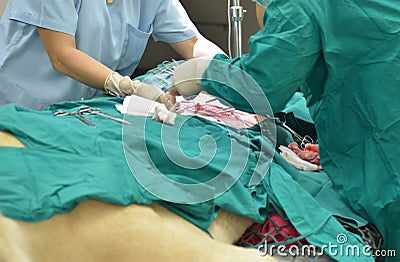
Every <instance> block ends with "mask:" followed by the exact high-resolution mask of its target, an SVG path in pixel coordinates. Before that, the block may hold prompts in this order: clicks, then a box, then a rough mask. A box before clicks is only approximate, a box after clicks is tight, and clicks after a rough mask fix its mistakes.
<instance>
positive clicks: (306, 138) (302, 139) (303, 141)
mask: <svg viewBox="0 0 400 262" xmlns="http://www.w3.org/2000/svg"><path fill="white" fill-rule="evenodd" d="M266 118H267V119H268V120H271V121H274V122H275V124H276V125H278V126H281V127H283V128H284V129H286V130H287V131H289V132H290V133H291V134H292V135H293V136H294V137H295V138H297V139H298V140H299V141H300V143H301V144H300V148H301V149H304V148H305V146H306V144H314V140H313V139H312V138H311V136H309V135H305V136H304V137H303V136H301V135H299V133H297V132H296V131H294V130H293V129H291V128H290V127H289V126H288V125H286V123H285V121H282V120H281V119H279V117H271V116H268V115H267V116H266Z"/></svg>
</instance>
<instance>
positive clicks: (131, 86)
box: [104, 72, 140, 97]
mask: <svg viewBox="0 0 400 262" xmlns="http://www.w3.org/2000/svg"><path fill="white" fill-rule="evenodd" d="M139 85H140V82H139V81H132V80H131V79H130V78H129V77H128V76H121V75H120V74H119V73H117V72H110V74H108V77H107V79H106V81H105V82H104V90H105V91H106V92H108V93H109V94H111V95H113V96H119V97H125V96H127V95H132V94H133V93H134V91H135V90H136V89H137V88H138V86H139Z"/></svg>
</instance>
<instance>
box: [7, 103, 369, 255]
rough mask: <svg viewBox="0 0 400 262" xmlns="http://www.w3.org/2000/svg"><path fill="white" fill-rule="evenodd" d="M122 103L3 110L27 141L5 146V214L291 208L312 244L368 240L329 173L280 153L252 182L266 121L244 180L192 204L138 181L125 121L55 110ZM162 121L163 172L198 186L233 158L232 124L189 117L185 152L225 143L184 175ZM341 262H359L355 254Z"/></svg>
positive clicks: (199, 221)
mask: <svg viewBox="0 0 400 262" xmlns="http://www.w3.org/2000/svg"><path fill="white" fill-rule="evenodd" d="M117 101H118V99H116V98H112V99H105V98H102V99H94V100H90V101H83V102H76V103H62V104H57V105H54V106H53V108H52V109H50V108H49V109H47V110H44V111H40V112H38V111H31V110H28V109H26V108H23V107H20V106H16V105H7V106H4V107H1V108H0V130H6V131H9V132H11V133H13V134H14V135H15V136H16V137H17V138H18V139H20V140H21V141H22V142H23V143H24V144H25V145H26V148H0V159H1V160H2V164H1V165H0V174H1V175H0V211H1V212H2V213H3V214H5V215H7V216H9V217H12V218H15V219H19V220H24V221H40V220H44V219H47V218H50V217H51V216H53V215H55V214H61V213H67V212H69V211H71V210H72V209H73V208H74V207H76V206H77V205H78V204H79V203H80V202H82V201H85V200H87V199H98V200H100V201H104V202H110V203H115V204H119V205H128V204H131V203H138V204H154V203H160V204H161V205H163V206H165V207H166V208H168V209H170V210H172V211H173V212H175V213H177V214H178V215H180V216H182V217H184V218H185V219H187V220H189V221H190V222H192V223H193V224H195V225H196V226H198V227H200V228H201V229H203V230H207V228H208V226H209V225H210V224H211V222H212V221H213V219H214V218H215V215H216V212H217V210H218V208H223V209H225V210H228V211H231V212H234V213H238V214H242V215H245V216H247V217H250V218H252V219H253V220H254V221H257V222H263V221H264V219H265V218H266V215H267V213H268V211H270V210H272V209H277V210H279V211H280V212H281V213H282V214H283V215H285V214H286V215H287V217H288V218H289V219H290V220H291V221H292V223H293V224H294V225H295V226H296V228H297V229H298V230H299V232H300V233H302V234H304V235H307V238H308V240H309V241H310V242H311V243H314V244H316V245H323V244H327V243H329V242H332V243H336V242H335V241H336V237H337V235H338V234H346V235H347V237H348V242H347V243H346V244H348V245H358V246H360V248H361V247H362V245H363V244H362V241H361V240H360V239H359V238H358V237H355V236H354V235H353V234H351V233H348V232H346V231H345V230H344V228H343V227H342V226H341V225H340V224H339V222H338V220H336V219H335V217H334V216H338V217H340V219H343V220H344V221H348V222H350V223H351V224H352V225H355V226H357V225H358V226H362V225H365V224H366V221H365V220H363V219H362V218H361V217H359V216H358V215H356V214H355V213H354V212H353V211H352V210H351V209H350V208H349V207H348V206H347V205H346V204H345V203H344V202H343V200H342V199H341V197H340V196H339V195H338V194H337V193H336V192H335V191H334V190H333V188H332V185H331V182H330V180H329V179H328V178H327V176H326V175H325V174H324V173H323V172H318V173H307V172H301V171H298V170H295V169H294V168H292V167H291V166H290V165H288V164H287V163H285V162H284V160H283V159H282V158H280V156H279V155H278V154H275V160H274V161H273V163H272V165H271V168H270V169H269V170H268V172H267V174H266V176H265V178H264V179H263V180H262V181H261V183H260V184H259V185H258V186H256V187H254V188H249V187H248V186H247V185H248V183H249V181H250V178H251V176H252V173H253V171H254V167H255V163H256V161H257V157H258V155H259V146H260V144H261V143H263V141H262V137H261V136H260V134H259V132H258V130H257V127H256V128H254V129H252V130H249V134H250V141H251V142H250V143H251V147H250V148H249V149H248V150H249V158H248V162H247V165H246V168H245V169H244V170H245V171H244V172H243V174H242V176H241V177H240V179H239V180H238V182H237V183H236V184H235V185H234V186H233V187H232V188H230V189H229V190H228V191H227V192H225V193H224V194H222V195H221V196H219V197H217V198H215V199H212V200H210V201H206V202H203V203H199V204H194V205H185V204H176V203H170V202H166V201H163V200H162V199H159V198H158V197H156V196H154V195H152V194H150V193H149V192H148V191H146V190H145V189H144V188H143V187H141V186H140V185H139V184H138V183H137V181H136V180H135V178H134V176H133V175H132V173H131V170H129V168H128V165H127V163H126V160H125V157H124V152H123V146H122V142H121V139H122V134H121V131H122V127H121V124H120V123H117V122H114V121H111V120H109V119H106V118H102V117H99V116H87V117H88V118H89V120H90V121H92V122H93V123H95V124H96V125H97V128H93V127H90V126H87V125H85V124H83V123H82V122H81V121H79V120H77V119H76V118H74V117H54V116H53V110H55V109H63V110H73V109H76V108H78V107H79V106H80V105H82V104H87V105H90V106H93V107H100V108H102V109H103V111H105V112H106V113H109V114H112V115H116V116H118V113H117V111H116V110H115V108H113V105H114V104H115V103H116V102H117ZM180 117H181V116H178V118H180ZM139 118H140V117H137V118H136V119H139ZM133 119H135V118H133ZM178 121H179V119H178ZM132 122H133V123H135V121H132ZM161 125H162V124H161V123H158V122H155V121H153V120H151V119H149V120H148V121H147V126H146V132H147V133H148V134H149V136H146V143H147V144H148V145H149V146H148V150H149V154H152V155H154V156H159V158H158V159H157V158H154V161H155V163H156V164H157V166H158V168H159V169H160V170H162V171H163V172H165V173H164V175H166V176H168V177H170V178H175V179H177V180H179V181H183V182H188V183H190V182H194V183H197V182H199V181H204V180H207V179H209V178H211V177H213V176H214V175H215V174H216V173H218V172H219V171H221V170H222V169H223V168H224V163H225V162H224V161H226V157H227V155H226V153H224V152H227V150H228V149H229V148H224V147H227V143H226V141H228V140H229V138H228V136H227V130H226V127H223V126H221V125H219V124H215V123H211V122H209V121H207V120H204V119H201V118H191V119H189V120H188V121H186V124H185V125H183V126H182V128H181V130H180V132H181V133H182V135H183V136H184V139H182V141H181V147H182V149H183V150H184V151H191V150H193V147H196V145H197V143H198V138H199V137H201V136H203V135H205V134H209V135H212V136H213V138H214V139H216V143H217V144H218V146H219V147H222V150H221V151H218V155H216V157H215V159H213V161H212V164H210V165H207V166H206V167H204V168H202V169H201V170H192V171H190V172H185V170H184V169H182V168H179V167H178V166H173V165H172V164H171V162H168V160H165V158H164V155H163V153H162V143H160V140H159V138H158V136H159V135H158V134H159V131H160V127H161ZM138 128H143V126H142V127H138ZM170 128H174V127H170ZM132 137H135V135H132ZM234 137H235V138H234V139H237V140H240V139H241V136H240V132H239V131H238V132H236V135H234ZM138 139H143V138H138ZM243 143H246V142H243ZM194 145H195V146H194ZM133 150H134V148H133ZM246 150H247V149H246ZM195 151H196V150H195ZM141 153H142V154H146V152H137V154H136V155H137V156H138V159H137V161H143V159H145V157H144V156H143V158H141V157H140V155H141ZM149 172H151V170H149ZM156 182H157V181H155V183H156ZM193 193H196V192H193ZM332 255H335V254H332ZM336 257H337V254H336ZM340 260H341V261H346V260H348V261H351V259H350V258H347V257H342V258H340ZM365 260H368V259H367V258H365ZM360 261H362V260H360Z"/></svg>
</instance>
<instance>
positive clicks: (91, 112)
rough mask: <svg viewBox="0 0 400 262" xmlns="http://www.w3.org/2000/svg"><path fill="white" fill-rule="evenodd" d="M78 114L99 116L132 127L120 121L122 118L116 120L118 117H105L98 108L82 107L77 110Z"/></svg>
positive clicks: (122, 120)
mask: <svg viewBox="0 0 400 262" xmlns="http://www.w3.org/2000/svg"><path fill="white" fill-rule="evenodd" d="M78 113H79V115H83V114H89V115H99V116H102V117H105V118H108V119H111V120H114V121H117V122H119V123H122V124H125V125H132V123H131V122H129V121H127V120H125V119H122V118H118V117H113V116H110V115H107V114H105V113H103V112H102V110H101V109H100V108H97V107H91V106H82V107H80V108H79V109H78Z"/></svg>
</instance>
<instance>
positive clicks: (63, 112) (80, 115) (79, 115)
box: [53, 109, 96, 128]
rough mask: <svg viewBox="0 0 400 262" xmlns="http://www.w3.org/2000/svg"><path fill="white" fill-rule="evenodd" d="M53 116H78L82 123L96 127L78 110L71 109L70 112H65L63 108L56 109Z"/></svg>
mask: <svg viewBox="0 0 400 262" xmlns="http://www.w3.org/2000/svg"><path fill="white" fill-rule="evenodd" d="M53 115H54V116H74V117H76V118H78V119H79V120H81V121H82V122H83V123H85V124H87V125H89V126H93V127H94V128H95V127H96V126H95V125H94V124H93V123H92V122H90V120H89V119H87V118H86V117H84V116H83V115H82V114H81V113H80V112H79V110H78V111H72V112H67V111H64V110H61V109H60V110H57V111H55V112H54V114H53Z"/></svg>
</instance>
